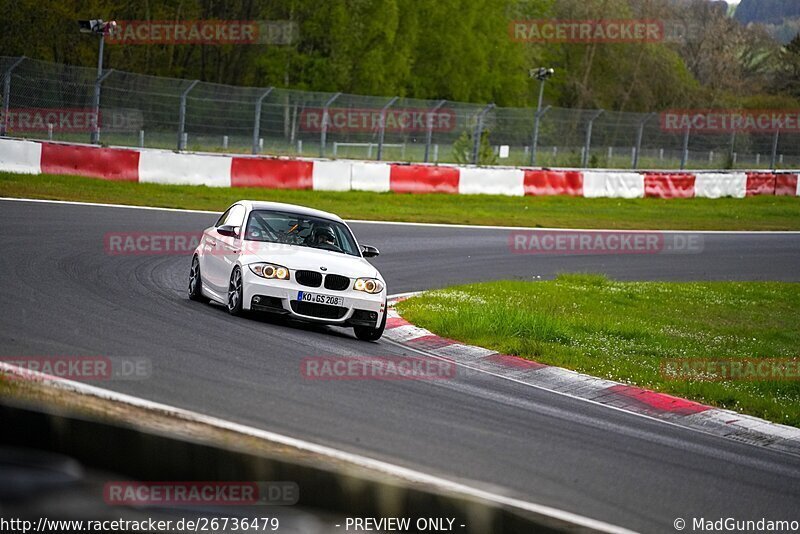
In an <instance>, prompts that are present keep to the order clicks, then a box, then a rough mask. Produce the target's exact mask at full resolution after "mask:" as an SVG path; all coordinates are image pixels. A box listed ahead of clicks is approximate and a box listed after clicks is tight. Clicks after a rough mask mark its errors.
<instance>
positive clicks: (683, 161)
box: [681, 124, 692, 170]
mask: <svg viewBox="0 0 800 534" xmlns="http://www.w3.org/2000/svg"><path fill="white" fill-rule="evenodd" d="M691 129H692V128H691V126H690V125H688V124H687V125H686V131H685V132H684V133H683V148H682V149H681V170H684V169H686V162H687V161H688V160H689V132H690V131H691Z"/></svg>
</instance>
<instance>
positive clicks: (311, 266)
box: [241, 241, 382, 279]
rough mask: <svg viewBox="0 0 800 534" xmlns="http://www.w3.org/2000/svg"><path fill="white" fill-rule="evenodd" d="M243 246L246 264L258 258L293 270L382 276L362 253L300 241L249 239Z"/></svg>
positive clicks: (352, 275)
mask: <svg viewBox="0 0 800 534" xmlns="http://www.w3.org/2000/svg"><path fill="white" fill-rule="evenodd" d="M242 248H243V250H244V251H245V253H244V254H243V255H242V256H241V262H242V264H244V265H247V264H250V263H255V262H268V263H277V264H278V265H283V266H284V267H287V268H289V269H290V270H293V271H294V270H297V269H307V270H309V271H317V272H324V273H328V274H340V275H342V276H347V277H349V278H358V277H371V278H381V275H380V273H379V272H378V270H377V269H376V268H375V267H373V266H372V265H371V264H370V263H369V262H368V261H367V260H365V259H364V258H361V257H359V256H350V255H347V254H342V253H339V252H331V251H329V250H320V249H315V248H309V247H300V246H296V245H282V244H277V243H261V242H258V241H245V242H244V245H243V247H242ZM323 267H325V270H323V269H322V268H323ZM381 279H382V278H381Z"/></svg>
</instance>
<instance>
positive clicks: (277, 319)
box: [185, 299, 365, 343]
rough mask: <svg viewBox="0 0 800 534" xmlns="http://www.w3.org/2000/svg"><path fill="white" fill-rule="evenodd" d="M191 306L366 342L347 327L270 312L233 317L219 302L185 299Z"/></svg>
mask: <svg viewBox="0 0 800 534" xmlns="http://www.w3.org/2000/svg"><path fill="white" fill-rule="evenodd" d="M185 300H186V301H187V302H188V303H190V304H198V305H200V306H207V307H208V308H209V309H211V310H214V312H215V313H219V314H222V315H224V316H225V317H226V318H228V319H230V320H232V321H250V322H251V324H252V323H261V324H267V325H271V326H275V327H278V328H290V329H292V330H300V331H304V332H313V333H316V334H321V335H326V336H332V337H336V338H339V339H348V340H351V341H356V342H358V343H365V342H364V341H360V340H358V339H357V338H356V337H355V335H353V334H352V333H350V332H349V331H348V330H349V329H346V328H345V327H334V326H329V325H323V324H316V323H311V322H306V321H299V320H296V319H291V318H289V317H286V316H283V315H278V314H274V313H269V312H254V311H247V312H244V314H243V315H241V316H239V317H233V316H232V315H230V314H229V313H228V310H227V308H226V307H225V306H224V305H222V304H219V303H218V302H214V301H211V302H209V303H208V304H202V303H197V302H191V301H190V300H189V299H185Z"/></svg>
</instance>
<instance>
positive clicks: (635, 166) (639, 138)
mask: <svg viewBox="0 0 800 534" xmlns="http://www.w3.org/2000/svg"><path fill="white" fill-rule="evenodd" d="M655 116H656V114H655V113H649V114H648V115H647V116H646V117H645V118H643V119H642V120H640V121H639V127H638V129H637V130H636V146H635V147H634V148H633V161H631V168H632V169H638V168H639V154H640V153H641V152H642V137H643V136H644V126H645V124H647V122H648V121H649V120H650V119H652V118H653V117H655Z"/></svg>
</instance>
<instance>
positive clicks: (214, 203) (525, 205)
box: [0, 173, 800, 230]
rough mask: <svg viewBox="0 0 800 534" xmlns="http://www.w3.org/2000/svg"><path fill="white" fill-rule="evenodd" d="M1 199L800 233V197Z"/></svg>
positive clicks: (117, 192) (51, 188)
mask: <svg viewBox="0 0 800 534" xmlns="http://www.w3.org/2000/svg"><path fill="white" fill-rule="evenodd" d="M0 196H4V197H17V198H39V199H50V200H74V201H82V202H104V203H111V204H131V205H148V206H159V207H168V208H185V209H202V210H214V211H222V210H224V209H225V208H226V207H228V206H229V205H230V204H232V203H233V202H235V201H237V200H241V199H243V198H248V199H254V200H271V201H276V202H288V203H292V204H302V205H306V206H311V207H314V208H318V209H322V210H325V211H330V212H333V213H336V214H338V215H340V216H342V217H344V218H345V219H372V220H384V221H406V222H429V223H448V224H478V225H499V226H524V227H553V228H609V229H626V230H637V229H662V230H800V198H798V197H770V196H760V197H751V198H747V199H735V198H721V199H707V198H694V199H670V200H664V199H653V198H643V199H614V198H589V199H587V198H574V197H506V196H493V195H444V194H429V195H410V194H395V193H370V192H362V191H347V192H326V191H294V190H277V189H255V188H235V189H232V188H212V187H205V186H171V185H158V184H139V183H129V182H111V181H106V180H97V179H93V178H82V177H77V176H54V175H37V176H31V175H24V174H11V173H0Z"/></svg>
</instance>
